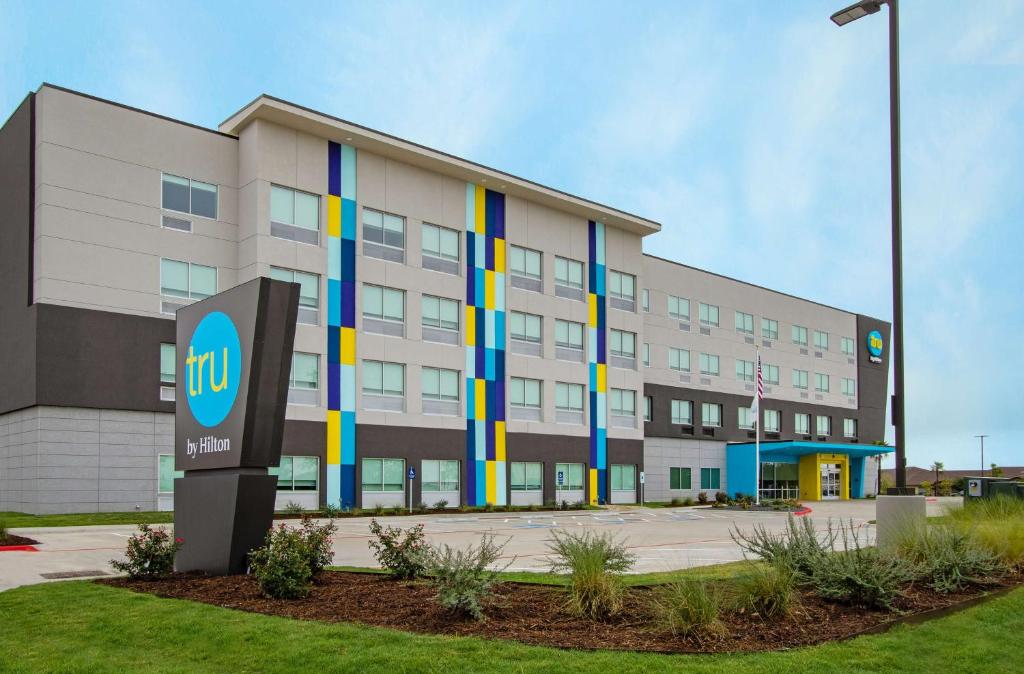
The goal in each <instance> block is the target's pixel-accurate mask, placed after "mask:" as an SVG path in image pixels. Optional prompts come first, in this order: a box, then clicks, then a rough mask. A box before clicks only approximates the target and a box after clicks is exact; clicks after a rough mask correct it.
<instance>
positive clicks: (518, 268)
mask: <svg viewBox="0 0 1024 674" xmlns="http://www.w3.org/2000/svg"><path fill="white" fill-rule="evenodd" d="M511 252H512V264H511V266H510V267H509V269H510V271H511V272H512V273H513V274H515V275H517V276H525V277H527V278H532V279H540V278H542V274H541V266H540V259H541V254H540V253H539V252H538V251H536V250H530V249H529V248H521V247H519V246H511Z"/></svg>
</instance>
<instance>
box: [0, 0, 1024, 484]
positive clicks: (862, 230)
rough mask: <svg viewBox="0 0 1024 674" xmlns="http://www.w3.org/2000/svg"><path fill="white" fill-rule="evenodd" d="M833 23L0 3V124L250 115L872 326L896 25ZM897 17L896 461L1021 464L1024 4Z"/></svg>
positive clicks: (671, 5) (974, 4)
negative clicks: (336, 128)
mask: <svg viewBox="0 0 1024 674" xmlns="http://www.w3.org/2000/svg"><path fill="white" fill-rule="evenodd" d="M844 4H846V2H845V0H837V2H835V3H831V2H828V1H827V0H787V1H786V2H778V1H768V0H744V1H740V0H687V1H686V2H667V3H659V2H643V1H641V2H634V3H622V2H598V1H588V2H580V1H578V2H562V1H559V0H545V1H541V2H515V1H507V2H502V3H490V2H484V3H481V2H467V3H462V2H449V1H445V0H431V1H430V2H420V3H414V2H388V3H377V2H337V1H336V2H327V3H313V2H290V3H272V2H260V1H257V0H250V1H248V2H244V3H243V2H220V3H218V2H189V1H185V0H179V1H178V2H175V3H156V2H138V3H136V2H101V1H97V2H89V3H86V2H60V1H50V2H45V3H43V2H26V3H22V2H13V1H12V0H0V118H6V116H7V115H8V114H10V112H12V111H13V110H14V108H15V107H16V106H17V104H18V103H19V102H20V101H21V100H22V99H23V98H24V96H25V95H26V94H27V93H28V92H29V91H32V90H35V89H36V88H38V86H39V85H40V83H41V82H44V81H45V82H50V83H53V84H58V85H62V86H65V87H69V88H73V89H77V90H80V91H84V92H86V93H89V94H93V95H96V96H100V97H104V98H109V99H113V100H115V101H118V102H121V103H125V104H128V105H132V106H137V107H140V108H144V109H147V110H151V111H154V112H158V113H160V114H164V115H168V116H171V117H176V118H180V119H183V120H186V121H189V122H192V123H195V124H200V125H203V126H208V127H214V128H215V127H216V126H217V125H218V124H219V123H220V122H221V121H223V120H224V119H225V118H227V117H229V116H230V115H231V114H232V113H234V112H235V111H236V110H238V109H239V108H241V107H243V106H244V105H245V104H246V103H248V102H249V101H250V100H252V99H253V98H255V97H256V96H257V95H259V94H260V93H268V94H271V95H274V96H278V97H280V98H284V99H287V100H291V101H294V102H296V103H299V104H302V105H305V106H308V107H311V108H314V109H317V110H320V111H323V112H326V113H329V114H332V115H336V116H338V117H342V118H344V119H347V120H350V121H353V122H357V123H360V124H364V125H366V126H369V127H371V128H375V129H379V130H382V131H386V132H389V133H392V134H395V135H398V136H401V137H403V138H406V139H409V140H412V141H416V142H418V143H422V144H425V145H428V146H431V147H435V148H437V149H440V150H444V151H447V152H450V153H453V154H457V155H460V156H463V157H466V158H468V159H471V160H474V161H477V162H480V163H483V164H486V165H488V166H494V167H497V168H500V169H502V170H505V171H507V172H509V173H512V174H515V175H519V176H523V177H526V178H529V179H531V180H535V181H537V182H540V183H543V184H546V185H550V186H552V187H555V188H558V189H562V190H565V191H568V192H571V193H574V194H578V195H580V196H583V197H586V198H590V199H593V200H595V201H598V202H601V203H606V204H611V205H614V206H616V207H618V208H621V209H623V210H625V211H629V212H633V213H637V214H640V215H643V216H645V217H649V218H651V219H654V220H657V221H659V222H661V223H663V230H662V231H661V232H660V233H659V234H656V235H653V236H651V237H648V238H647V239H646V240H645V243H644V248H645V250H646V251H648V252H654V251H656V252H657V253H658V254H659V255H661V256H664V257H669V258H672V259H675V260H678V261H680V262H684V263H686V264H691V265H694V266H697V267H701V268H704V269H709V270H712V271H715V272H718V273H722V274H726V275H729V276H733V277H736V278H740V279H743V280H747V281H750V282H753V283H757V284H761V285H765V286H768V287H771V288H774V289H778V290H781V291H784V292H788V293H792V294H795V295H799V296H802V297H807V298H810V299H814V300H817V301H820V302H823V303H826V304H831V305H834V306H838V307H841V308H843V309H847V310H850V311H854V312H858V313H864V314H868V315H871V316H876V317H879V318H883V319H886V320H889V319H891V317H892V294H891V287H892V286H891V260H890V215H889V213H890V211H889V209H890V198H889V197H890V189H889V133H888V129H889V102H888V49H887V21H886V19H887V11H888V10H887V9H883V10H882V12H881V13H879V14H876V15H874V16H869V17H866V18H864V19H862V20H860V21H856V22H855V23H853V24H850V25H848V26H846V27H844V28H842V29H840V28H837V27H836V26H834V25H833V24H832V23H831V22H830V21H829V20H828V17H829V15H830V14H831V13H832V11H834V10H836V9H840V8H841V6H842V5H844ZM900 19H901V31H900V49H901V71H900V72H901V74H900V77H901V87H902V97H901V108H902V157H903V220H904V244H903V245H904V257H905V262H904V283H905V300H904V304H905V335H906V336H905V339H906V351H907V352H906V369H907V383H906V388H907V400H906V406H907V455H908V462H909V464H910V465H919V466H929V465H930V464H931V463H932V462H933V461H942V462H943V463H944V464H945V466H946V468H947V469H952V468H976V467H978V466H979V465H980V458H979V452H978V440H977V439H976V438H975V437H974V436H975V435H977V434H979V433H986V434H988V435H989V436H990V437H989V438H988V439H987V440H986V444H985V458H986V463H989V462H996V463H998V464H1000V465H1024V443H1022V438H1024V385H1022V376H1024V355H1022V354H1024V344H1022V335H1024V301H1022V300H1021V292H1022V288H1024V189H1022V186H1024V33H1022V32H1021V31H1020V30H1019V28H1020V27H1021V26H1024V0H1020V1H1016V2H1014V1H1010V0H972V1H971V2H970V3H965V2H962V1H958V0H903V2H901V7H900ZM889 439H890V441H891V440H892V434H891V431H890V438H889ZM888 465H891V461H890V462H889V464H888Z"/></svg>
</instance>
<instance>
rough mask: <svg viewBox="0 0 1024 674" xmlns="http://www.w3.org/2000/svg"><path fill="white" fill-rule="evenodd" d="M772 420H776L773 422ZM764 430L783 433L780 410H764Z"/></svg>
mask: <svg viewBox="0 0 1024 674" xmlns="http://www.w3.org/2000/svg"><path fill="white" fill-rule="evenodd" d="M771 420H774V422H772V421H771ZM764 432H765V433H781V432H782V412H781V411H780V410H769V409H766V410H765V411H764Z"/></svg>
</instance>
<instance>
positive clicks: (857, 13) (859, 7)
mask: <svg viewBox="0 0 1024 674" xmlns="http://www.w3.org/2000/svg"><path fill="white" fill-rule="evenodd" d="M882 2H883V0H861V1H860V2H858V3H856V4H854V5H850V6H849V7H847V8H846V9H841V10H839V11H838V12H836V13H835V14H833V15H832V17H831V18H832V21H833V22H834V23H835V24H836V25H837V26H845V25H846V24H848V23H850V22H851V21H856V20H857V19H860V18H862V17H865V16H867V15H868V14H874V13H875V12H877V11H878V10H880V9H881V8H882Z"/></svg>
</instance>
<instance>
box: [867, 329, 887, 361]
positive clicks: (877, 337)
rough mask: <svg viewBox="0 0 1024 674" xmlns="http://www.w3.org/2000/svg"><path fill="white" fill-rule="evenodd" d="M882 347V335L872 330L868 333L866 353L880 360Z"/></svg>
mask: <svg viewBox="0 0 1024 674" xmlns="http://www.w3.org/2000/svg"><path fill="white" fill-rule="evenodd" d="M883 346H884V344H883V342H882V333H880V332H879V331H878V330H872V331H871V332H869V333H868V353H870V354H871V355H872V356H874V357H875V358H881V357H882V347H883Z"/></svg>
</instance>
